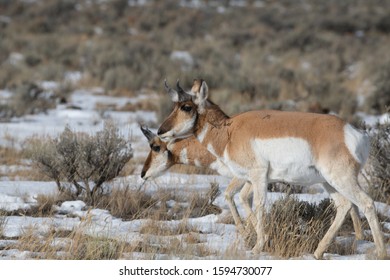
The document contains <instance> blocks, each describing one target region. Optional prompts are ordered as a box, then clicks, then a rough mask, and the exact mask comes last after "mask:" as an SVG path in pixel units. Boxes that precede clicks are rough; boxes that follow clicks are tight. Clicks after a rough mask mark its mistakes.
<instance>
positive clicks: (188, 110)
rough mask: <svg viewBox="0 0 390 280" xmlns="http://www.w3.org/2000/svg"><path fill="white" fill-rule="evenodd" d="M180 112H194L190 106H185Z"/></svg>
mask: <svg viewBox="0 0 390 280" xmlns="http://www.w3.org/2000/svg"><path fill="white" fill-rule="evenodd" d="M180 110H182V111H184V112H190V111H191V110H192V106H190V105H183V106H181V107H180Z"/></svg>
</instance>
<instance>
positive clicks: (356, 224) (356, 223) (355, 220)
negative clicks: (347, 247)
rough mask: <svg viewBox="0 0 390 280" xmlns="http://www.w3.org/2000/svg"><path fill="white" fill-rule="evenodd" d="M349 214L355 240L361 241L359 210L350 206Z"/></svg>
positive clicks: (354, 206) (361, 229) (361, 230)
mask: <svg viewBox="0 0 390 280" xmlns="http://www.w3.org/2000/svg"><path fill="white" fill-rule="evenodd" d="M349 213H350V215H351V218H352V224H353V229H354V231H355V239H356V240H363V239H364V233H363V227H362V221H361V220H360V217H359V209H358V208H357V206H356V205H355V204H353V205H352V208H351V211H350V212H349Z"/></svg>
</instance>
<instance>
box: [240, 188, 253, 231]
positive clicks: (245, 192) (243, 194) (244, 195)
mask: <svg viewBox="0 0 390 280" xmlns="http://www.w3.org/2000/svg"><path fill="white" fill-rule="evenodd" d="M252 192H253V188H252V184H250V183H248V182H247V183H245V185H244V187H243V188H242V190H241V191H240V202H241V204H242V207H243V208H244V210H245V214H246V217H247V219H248V220H249V222H250V223H251V224H252V226H253V228H256V224H257V221H256V216H255V214H254V213H253V210H252V204H251V202H250V196H251V194H252Z"/></svg>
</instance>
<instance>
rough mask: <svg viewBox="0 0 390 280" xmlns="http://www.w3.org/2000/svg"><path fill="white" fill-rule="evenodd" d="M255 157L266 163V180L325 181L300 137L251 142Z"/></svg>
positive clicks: (301, 182) (305, 142)
mask: <svg viewBox="0 0 390 280" xmlns="http://www.w3.org/2000/svg"><path fill="white" fill-rule="evenodd" d="M252 147H253V151H254V153H255V155H256V159H257V160H258V161H259V162H263V163H265V164H268V168H269V169H268V176H267V177H268V180H269V181H270V182H277V181H278V182H279V181H283V182H286V183H291V184H299V185H312V184H315V183H322V182H325V179H324V178H323V177H322V176H321V174H320V173H319V172H318V170H317V168H316V166H315V161H314V156H313V153H312V151H311V149H310V145H309V144H308V142H307V141H305V140H303V139H301V138H291V137H288V138H277V139H267V140H259V139H256V140H254V141H253V144H252Z"/></svg>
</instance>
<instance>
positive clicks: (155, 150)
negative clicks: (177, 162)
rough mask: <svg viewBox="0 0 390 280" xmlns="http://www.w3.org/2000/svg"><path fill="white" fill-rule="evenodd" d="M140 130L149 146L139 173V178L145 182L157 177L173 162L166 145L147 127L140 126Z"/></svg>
mask: <svg viewBox="0 0 390 280" xmlns="http://www.w3.org/2000/svg"><path fill="white" fill-rule="evenodd" d="M140 128H141V130H142V133H143V134H144V135H145V137H146V139H148V142H149V145H150V152H149V154H148V157H147V158H146V160H145V163H144V166H143V168H142V172H141V178H143V179H145V180H147V179H149V178H155V177H158V176H159V175H161V173H163V172H164V171H165V170H167V169H168V168H170V167H171V166H172V165H174V162H173V160H172V154H171V152H170V151H169V150H168V145H167V143H165V142H163V141H161V139H160V138H159V137H158V136H157V135H156V134H154V133H153V132H152V131H150V130H149V129H148V128H147V127H145V126H142V125H141V126H140Z"/></svg>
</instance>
